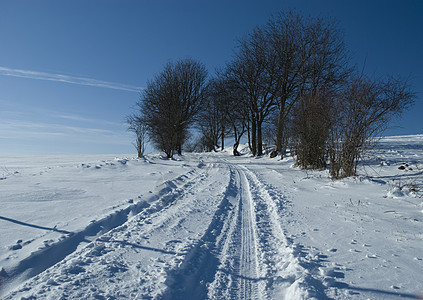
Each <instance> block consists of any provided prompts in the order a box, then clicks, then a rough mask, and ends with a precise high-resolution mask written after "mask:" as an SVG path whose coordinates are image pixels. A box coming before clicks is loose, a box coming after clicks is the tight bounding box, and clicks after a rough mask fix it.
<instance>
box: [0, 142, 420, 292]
mask: <svg viewBox="0 0 423 300" xmlns="http://www.w3.org/2000/svg"><path fill="white" fill-rule="evenodd" d="M240 150H241V153H242V155H241V156H240V157H234V156H233V155H232V153H231V149H226V150H224V151H220V152H217V153H197V154H195V153H186V154H184V155H182V156H175V157H174V159H171V160H169V159H165V158H163V157H162V156H161V155H160V154H150V155H147V156H146V157H145V158H144V159H136V158H134V157H131V156H127V157H113V156H107V155H104V156H57V157H51V156H48V157H47V156H46V157H29V156H28V157H2V160H1V167H2V170H1V173H0V175H1V180H0V201H1V203H0V206H1V215H0V222H1V227H0V231H1V237H2V238H1V241H0V243H1V244H0V266H1V273H0V274H1V277H0V278H1V298H2V299H44V298H47V299H82V298H91V299H150V298H151V299H398V298H405V299H421V298H420V297H422V296H423V273H422V270H423V252H422V248H423V226H422V224H423V223H422V222H423V199H422V184H423V170H422V166H423V136H422V135H414V136H401V137H387V138H383V139H382V140H381V141H380V143H379V144H378V146H377V147H376V148H375V150H373V151H371V152H370V153H369V155H368V157H366V159H364V160H363V161H361V162H360V164H359V175H358V176H356V177H351V178H347V179H343V180H337V181H333V180H331V179H330V178H329V175H328V172H327V171H306V170H301V169H299V168H297V167H294V166H293V160H292V158H290V157H288V158H285V159H283V160H280V159H278V158H274V159H270V158H269V157H268V156H263V157H260V158H257V157H253V156H251V155H250V154H249V151H247V150H248V147H245V148H242V147H241V148H240Z"/></svg>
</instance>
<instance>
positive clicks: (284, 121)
mask: <svg viewBox="0 0 423 300" xmlns="http://www.w3.org/2000/svg"><path fill="white" fill-rule="evenodd" d="M414 98H415V95H414V93H413V92H412V91H411V90H410V87H409V86H408V83H407V81H406V80H404V79H402V78H395V77H392V76H387V77H386V78H377V79H374V78H371V77H369V76H366V75H365V74H363V73H362V72H359V71H358V70H357V69H356V68H355V67H353V66H351V65H350V61H349V56H348V51H347V49H346V48H345V45H344V39H343V34H342V31H341V30H340V29H339V28H338V26H337V23H336V21H335V20H333V19H329V18H313V17H303V16H302V15H300V14H299V13H297V12H295V11H290V12H286V13H283V12H281V13H279V14H277V15H275V16H273V17H272V18H271V19H270V20H269V21H268V23H267V24H266V25H265V26H262V27H256V28H255V29H254V30H253V31H252V32H250V33H249V34H248V35H246V36H245V37H244V38H242V39H240V40H239V42H238V45H237V48H236V51H235V55H234V57H233V59H232V61H230V62H229V63H227V64H226V65H225V66H224V67H223V68H221V69H220V70H219V71H217V72H216V74H215V75H214V76H209V75H208V72H207V70H206V68H205V66H204V64H202V63H201V62H199V61H197V60H193V59H183V60H179V61H177V62H169V63H167V64H166V65H165V67H164V69H163V71H162V72H161V73H159V74H158V75H156V76H155V77H154V78H153V79H152V80H151V81H149V82H148V83H147V87H146V88H145V90H144V91H143V92H142V95H141V97H140V99H139V101H138V102H137V107H138V109H137V112H136V113H135V114H133V115H131V116H129V117H128V124H129V128H130V130H132V131H134V132H135V133H136V135H137V142H136V146H137V149H138V155H139V156H142V155H143V151H144V150H143V149H144V146H145V143H146V141H147V139H149V140H150V141H151V142H152V143H153V144H154V146H155V147H156V148H157V149H159V150H161V151H163V152H164V153H165V154H166V156H167V157H168V158H171V157H172V156H173V153H174V152H178V153H182V149H183V147H184V144H185V143H186V142H187V140H188V138H189V133H190V129H192V128H196V129H197V131H198V132H199V133H200V136H199V138H198V139H197V140H196V141H195V143H193V144H191V146H190V148H192V149H191V150H194V149H195V150H199V151H213V150H215V149H216V148H218V147H220V148H224V146H225V145H224V143H225V138H228V137H233V138H234V147H233V154H234V155H239V152H238V145H239V143H240V141H241V138H242V137H243V136H245V135H246V137H247V139H248V145H249V148H250V150H251V153H252V155H254V156H260V155H263V154H264V152H265V151H268V152H270V156H271V157H276V156H280V157H281V158H283V157H284V156H285V155H287V149H288V148H289V149H290V151H291V154H293V155H295V157H296V163H297V165H298V166H300V167H302V168H310V169H322V168H326V167H328V166H329V170H330V174H331V176H332V177H333V178H342V177H348V176H353V175H355V174H356V168H357V162H358V160H359V158H360V156H361V155H362V154H363V152H364V151H365V150H366V149H367V148H368V147H369V146H370V144H371V143H372V142H373V141H374V140H375V138H376V137H377V136H379V135H380V134H381V133H382V132H383V130H385V129H386V126H387V125H388V123H389V121H390V120H391V119H392V118H393V117H395V116H397V115H399V114H401V113H402V112H403V111H404V110H405V109H407V108H409V107H410V106H411V105H412V103H413V101H414ZM270 147H271V148H270Z"/></svg>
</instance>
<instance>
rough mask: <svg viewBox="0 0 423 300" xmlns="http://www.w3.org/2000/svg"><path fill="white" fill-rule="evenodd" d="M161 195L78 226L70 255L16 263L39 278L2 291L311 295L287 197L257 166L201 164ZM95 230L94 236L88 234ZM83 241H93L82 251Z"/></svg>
mask: <svg viewBox="0 0 423 300" xmlns="http://www.w3.org/2000/svg"><path fill="white" fill-rule="evenodd" d="M153 197H156V198H157V200H155V201H154V202H151V204H150V203H148V202H146V201H143V202H139V203H138V204H135V205H134V207H132V209H131V208H128V209H127V210H126V211H124V212H121V215H116V216H114V219H119V221H116V222H111V221H110V220H108V221H107V222H106V221H104V220H103V223H101V222H97V223H96V224H94V225H95V226H96V228H97V227H98V228H103V227H104V226H105V225H106V224H108V225H109V229H108V230H104V229H102V230H100V229H97V230H91V231H92V232H91V231H90V232H89V230H88V229H87V230H85V231H84V232H81V233H79V235H78V236H79V237H78V239H77V240H75V241H73V242H74V243H75V246H74V247H71V248H72V250H73V252H72V253H70V254H69V253H65V255H64V256H63V255H62V256H56V258H55V259H56V261H54V260H53V261H51V262H50V263H49V265H46V266H44V265H43V266H40V267H38V269H37V268H36V267H35V268H34V267H33V266H32V267H31V266H29V265H26V266H25V267H22V266H21V267H20V268H18V269H17V270H16V271H15V272H16V276H27V277H33V278H31V279H30V280H28V281H27V282H26V283H25V284H23V285H22V286H21V287H20V288H18V289H16V290H15V291H13V292H11V293H10V294H8V295H7V296H6V297H5V298H4V299H15V298H17V297H35V298H36V299H43V298H48V299H61V298H63V299H66V298H96V299H125V298H131V299H157V298H158V299H274V298H275V297H276V298H282V299H283V298H285V299H296V298H298V299H299V298H302V297H303V296H304V295H305V293H306V291H305V289H306V283H305V280H304V276H303V274H304V272H305V270H304V269H303V268H302V267H301V265H300V264H299V263H298V259H297V258H296V257H295V245H292V242H291V241H290V240H289V239H288V238H286V234H285V232H284V230H283V228H282V221H281V219H280V218H281V217H283V216H284V214H286V213H287V212H286V206H287V205H288V202H287V200H286V198H285V197H284V195H283V194H282V193H281V192H280V191H278V190H276V189H274V188H272V187H270V186H268V185H266V184H265V183H263V182H262V181H260V180H259V178H258V176H257V174H255V173H254V172H253V171H251V170H249V169H248V168H246V167H244V166H240V165H235V164H231V163H228V162H224V163H218V162H216V163H208V164H204V163H202V164H201V163H200V164H199V166H198V168H197V169H196V170H194V171H191V172H188V173H186V174H185V175H182V176H180V177H178V178H177V179H174V180H172V181H170V182H166V184H165V187H164V188H162V190H161V191H160V192H159V193H158V194H157V195H154V196H153ZM131 215H135V216H134V217H132V218H131ZM110 218H113V216H111V217H110ZM94 225H91V226H94ZM95 226H94V227H95ZM87 235H91V236H94V239H93V240H92V241H91V242H90V241H89V240H86V238H85V237H86V236H87ZM69 239H70V238H69ZM69 239H68V240H69ZM81 242H87V243H88V244H86V245H85V246H84V247H79V248H78V249H76V248H77V246H78V245H79V244H81ZM60 245H61V244H60V243H58V244H57V245H52V246H51V247H52V249H54V251H55V252H60V250H63V249H67V248H69V247H66V248H65V247H64V246H63V247H61V246H60ZM49 251H51V250H48V249H47V250H46V251H44V252H42V253H38V255H39V256H38V257H37V256H36V255H33V256H32V257H31V259H30V261H31V263H34V262H35V261H38V260H40V261H45V259H44V257H43V256H46V255H50V252H49ZM67 254H69V255H68V256H67V257H65V256H66V255H67ZM23 263H24V262H23ZM54 263H56V264H55V265H54V266H53V267H50V266H52V265H53V264H54ZM21 265H22V264H21ZM48 267H50V268H48ZM35 269H37V270H36V271H34V270H35ZM43 271H44V272H43ZM31 272H32V273H31ZM101 282H108V284H107V285H105V284H104V283H103V284H100V283H101ZM99 286H102V287H104V286H107V288H103V289H100V288H99Z"/></svg>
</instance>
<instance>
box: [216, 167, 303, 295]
mask: <svg viewBox="0 0 423 300" xmlns="http://www.w3.org/2000/svg"><path fill="white" fill-rule="evenodd" d="M231 169H232V170H233V171H232V173H233V176H234V177H235V180H234V184H235V186H234V187H233V191H232V192H231V193H229V194H228V196H230V195H233V198H234V199H233V200H234V201H232V202H234V203H235V208H234V213H233V215H232V219H231V218H228V219H227V222H226V223H227V224H226V225H225V226H226V227H227V230H223V234H222V236H221V237H220V243H218V244H217V248H218V249H219V251H218V252H219V254H218V257H219V260H220V262H221V263H220V265H219V267H218V268H217V272H216V274H215V279H214V281H213V282H212V283H211V284H210V285H209V294H208V296H209V298H210V299H221V298H225V299H274V298H282V299H283V298H285V299H296V298H297V299H301V297H302V296H304V293H303V291H302V290H301V288H300V287H299V285H300V283H301V282H302V272H303V271H304V270H303V268H301V267H300V266H299V264H298V260H297V258H296V257H295V256H294V250H293V248H292V246H291V245H290V243H289V242H288V240H287V238H286V236H285V233H284V230H283V228H282V226H281V222H280V219H279V218H280V217H281V216H280V213H281V212H282V211H283V209H282V208H281V204H280V203H276V202H282V201H280V200H281V199H283V198H284V197H283V195H282V194H280V193H277V192H275V191H270V190H269V188H268V187H267V186H266V185H265V184H263V183H262V182H260V180H259V179H258V178H257V176H256V175H255V174H254V173H253V172H252V171H250V170H248V169H247V168H245V167H242V166H236V165H232V166H231Z"/></svg>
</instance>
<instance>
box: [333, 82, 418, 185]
mask: <svg viewBox="0 0 423 300" xmlns="http://www.w3.org/2000/svg"><path fill="white" fill-rule="evenodd" d="M414 98H415V95H414V93H413V92H412V91H411V90H410V88H409V86H408V84H407V81H406V80H401V79H399V78H393V77H388V78H387V79H385V80H373V79H370V78H367V77H365V76H363V75H357V74H354V75H353V76H351V78H350V80H349V81H348V82H347V83H346V85H345V87H344V90H343V91H342V94H341V96H340V98H339V100H338V103H337V105H338V111H337V112H338V116H337V118H336V120H337V123H336V124H335V126H333V128H332V129H331V139H330V141H331V143H330V148H329V158H330V164H331V165H330V173H331V175H332V177H334V178H342V177H348V176H353V175H356V171H357V163H358V160H359V158H360V156H361V155H362V154H363V152H364V151H366V149H368V147H369V146H370V145H371V144H372V143H374V141H375V139H376V138H377V137H378V136H380V134H381V133H382V132H383V131H384V130H385V129H386V127H387V125H388V123H389V121H390V120H391V119H392V118H393V117H395V116H397V115H399V114H401V113H402V112H403V111H404V110H405V109H407V108H408V107H410V106H411V105H412V104H413V102H414Z"/></svg>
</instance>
